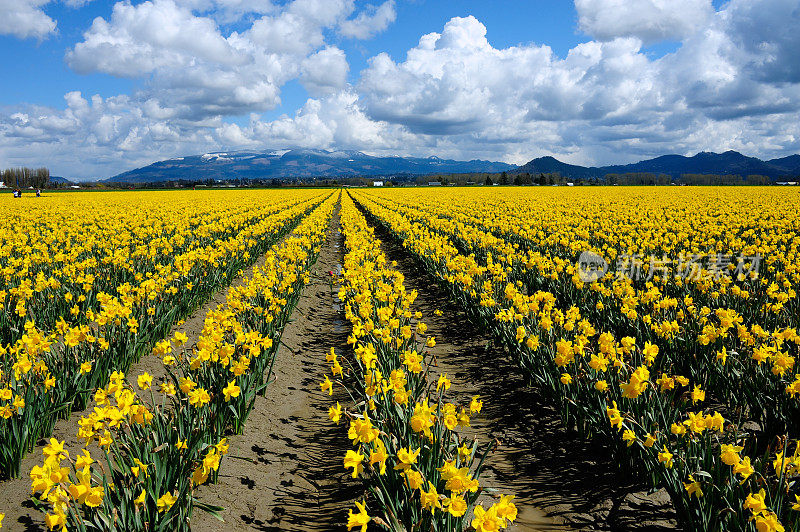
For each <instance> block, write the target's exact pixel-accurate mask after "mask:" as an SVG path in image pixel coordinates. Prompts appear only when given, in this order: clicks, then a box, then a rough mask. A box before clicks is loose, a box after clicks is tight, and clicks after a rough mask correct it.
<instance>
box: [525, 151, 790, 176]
mask: <svg viewBox="0 0 800 532" xmlns="http://www.w3.org/2000/svg"><path fill="white" fill-rule="evenodd" d="M513 172H514V173H524V172H527V173H529V174H540V173H544V174H547V173H560V174H561V175H562V176H564V177H568V178H571V179H581V178H583V179H591V178H598V179H599V178H603V177H604V176H606V175H607V174H626V173H652V174H667V175H669V176H672V177H680V176H681V175H683V174H736V175H741V176H748V175H764V176H767V177H769V178H772V179H779V178H782V177H790V176H797V175H800V155H790V156H788V157H782V158H780V159H770V160H768V161H762V160H761V159H757V158H756V157H747V156H746V155H742V154H741V153H739V152H736V151H732V150H731V151H726V152H724V153H713V152H700V153H698V154H697V155H694V156H693V157H684V156H683V155H662V156H661V157H656V158H655V159H647V160H644V161H639V162H638V163H632V164H624V165H611V166H576V165H572V164H567V163H563V162H561V161H559V160H558V159H555V158H553V157H539V158H538V159H534V160H532V161H530V162H528V163H526V164H524V165H522V166H520V167H518V168H517V169H516V170H514V171H513Z"/></svg>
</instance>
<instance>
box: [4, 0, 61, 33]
mask: <svg viewBox="0 0 800 532" xmlns="http://www.w3.org/2000/svg"><path fill="white" fill-rule="evenodd" d="M49 1H50V0H0V35H13V36H14V37H18V38H20V39H27V38H29V37H33V38H36V39H40V40H41V39H44V38H45V37H48V36H49V35H51V34H52V33H55V31H56V21H55V20H53V19H52V18H50V17H49V16H47V14H46V13H45V12H44V10H43V9H42V7H43V6H44V5H45V4H47V3H48V2H49Z"/></svg>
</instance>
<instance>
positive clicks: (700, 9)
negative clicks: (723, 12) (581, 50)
mask: <svg viewBox="0 0 800 532" xmlns="http://www.w3.org/2000/svg"><path fill="white" fill-rule="evenodd" d="M575 8H576V9H577V10H578V25H579V27H580V29H581V30H582V31H584V32H585V33H587V34H589V35H591V36H592V37H595V38H597V39H600V40H612V39H615V38H617V37H637V38H639V39H641V40H642V41H644V42H657V41H663V40H680V39H682V38H685V37H688V36H690V35H693V34H694V33H696V32H697V31H698V30H700V28H702V27H703V26H704V25H705V24H706V23H707V22H708V20H709V18H710V17H711V16H712V15H713V13H714V8H713V7H712V5H711V0H575Z"/></svg>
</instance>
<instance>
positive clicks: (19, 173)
mask: <svg viewBox="0 0 800 532" xmlns="http://www.w3.org/2000/svg"><path fill="white" fill-rule="evenodd" d="M0 181H2V182H3V183H4V184H5V186H7V187H8V188H28V187H33V188H47V186H48V185H49V184H50V170H48V169H47V168H6V169H5V170H3V171H2V173H0Z"/></svg>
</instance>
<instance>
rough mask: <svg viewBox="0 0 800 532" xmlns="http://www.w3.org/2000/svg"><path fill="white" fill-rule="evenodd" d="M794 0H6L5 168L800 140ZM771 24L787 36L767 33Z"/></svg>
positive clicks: (118, 167) (621, 154)
mask: <svg viewBox="0 0 800 532" xmlns="http://www.w3.org/2000/svg"><path fill="white" fill-rule="evenodd" d="M798 24H800V7H798V6H797V2H796V1H794V0H731V1H730V2H722V1H714V2H712V1H711V0H575V2H571V1H567V0H528V1H492V2H487V1H474V0H449V1H445V0H442V1H435V0H370V1H361V0H291V1H280V2H269V1H267V0H149V1H147V2H142V1H138V0H131V1H125V2H115V1H105V0H0V53H2V56H3V58H4V60H3V62H2V64H0V68H2V75H3V79H4V80H6V81H4V83H3V84H1V85H0V167H5V166H10V165H23V164H24V165H46V166H48V167H49V168H51V171H52V172H53V173H54V174H57V175H66V176H67V177H71V178H87V179H98V178H104V177H108V176H110V175H113V174H115V173H118V172H121V171H125V170H127V169H130V168H134V167H136V166H140V165H142V164H147V163H149V162H152V161H154V160H159V159H165V158H169V157H174V156H180V155H188V154H195V153H203V152H206V151H219V150H235V149H255V150H267V149H282V148H292V147H314V148H325V149H358V150H362V151H365V152H367V153H372V154H376V155H381V154H400V155H415V156H428V155H439V156H442V157H451V158H459V159H461V158H463V159H473V158H482V159H491V160H503V161H507V162H512V163H520V164H521V163H524V162H525V161H527V160H529V159H531V158H533V157H537V156H542V155H553V156H555V157H557V158H559V159H561V160H565V161H568V162H573V163H578V164H605V163H612V162H630V161H634V160H639V159H642V158H646V157H651V156H656V155H660V154H663V153H682V154H692V153H696V152H697V151H702V150H710V151H723V150H726V149H736V150H739V151H742V152H744V153H746V154H748V155H755V156H759V157H766V158H770V157H779V156H785V155H788V154H791V153H797V152H800V129H798V127H799V126H798V124H800V114H798V113H799V110H800V66H798V64H797V61H796V57H797V56H798V55H797V54H798V53H800V38H799V37H798V36H797V35H796V32H793V31H792V30H791V28H792V27H797V25H798ZM767 28H781V29H780V30H777V31H775V30H774V29H773V30H769V29H767Z"/></svg>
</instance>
